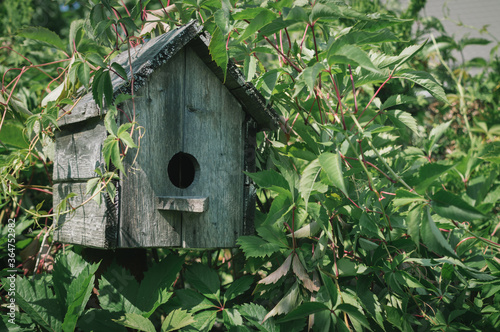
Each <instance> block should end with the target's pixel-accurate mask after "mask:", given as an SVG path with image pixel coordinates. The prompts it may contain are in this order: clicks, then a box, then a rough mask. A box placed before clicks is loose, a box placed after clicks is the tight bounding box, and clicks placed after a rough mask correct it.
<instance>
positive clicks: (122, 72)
mask: <svg viewBox="0 0 500 332" xmlns="http://www.w3.org/2000/svg"><path fill="white" fill-rule="evenodd" d="M111 68H112V69H113V70H114V71H115V72H116V73H117V74H118V75H120V77H121V78H122V79H124V80H125V81H128V77H127V72H126V71H125V69H124V68H123V67H122V66H121V65H120V64H119V63H117V62H113V63H112V64H111Z"/></svg>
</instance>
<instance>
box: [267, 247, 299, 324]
mask: <svg viewBox="0 0 500 332" xmlns="http://www.w3.org/2000/svg"><path fill="white" fill-rule="evenodd" d="M291 263H292V254H290V255H289V256H288V257H287V258H286V259H285V262H284V263H283V264H282V265H281V266H280V267H279V268H278V269H277V270H276V271H274V272H273V273H271V274H270V275H268V276H267V277H265V278H264V279H262V280H261V281H259V284H264V285H269V284H274V283H275V282H276V281H278V280H279V279H280V278H281V277H283V276H284V275H286V274H287V273H288V270H290V264H291ZM264 320H266V319H264Z"/></svg>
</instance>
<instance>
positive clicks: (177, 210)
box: [54, 22, 278, 248]
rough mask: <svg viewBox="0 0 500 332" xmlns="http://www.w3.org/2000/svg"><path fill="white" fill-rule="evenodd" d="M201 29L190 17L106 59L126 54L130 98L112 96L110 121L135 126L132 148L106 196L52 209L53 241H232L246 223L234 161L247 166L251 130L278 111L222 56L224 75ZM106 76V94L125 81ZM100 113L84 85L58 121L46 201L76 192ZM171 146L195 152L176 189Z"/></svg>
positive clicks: (246, 190)
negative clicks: (186, 179) (187, 178)
mask: <svg viewBox="0 0 500 332" xmlns="http://www.w3.org/2000/svg"><path fill="white" fill-rule="evenodd" d="M201 29H202V27H201V26H199V25H198V24H197V23H196V22H191V23H189V24H187V25H186V26H184V27H181V28H179V29H176V30H173V31H171V32H169V33H166V34H164V35H161V36H159V37H156V38H154V39H152V40H150V41H148V42H146V43H145V44H144V45H141V46H138V47H136V48H134V49H132V50H130V53H129V52H123V53H122V54H120V55H118V56H117V57H116V58H115V59H114V60H113V61H115V62H117V63H120V64H122V66H123V67H124V69H125V70H126V71H127V74H128V77H129V78H130V77H131V75H132V74H131V73H130V72H129V71H130V66H129V64H128V61H129V59H130V60H131V61H132V64H131V67H132V72H133V75H134V86H133V90H134V93H135V97H136V98H135V101H132V100H128V101H126V102H124V103H123V104H122V105H121V106H120V108H121V109H122V110H123V111H124V112H125V113H126V114H127V116H125V115H124V114H123V113H120V116H119V119H118V122H119V123H125V122H126V121H128V118H131V119H134V120H135V122H136V123H137V125H136V127H137V126H139V127H140V133H141V137H140V139H137V135H134V136H135V137H136V143H137V145H138V146H139V148H138V149H137V156H136V155H135V153H136V150H134V149H131V150H129V152H128V154H127V155H126V157H125V159H124V167H125V170H126V172H124V174H120V180H119V181H118V182H117V183H116V186H117V189H118V194H117V196H116V198H115V202H111V201H110V200H109V198H108V199H107V200H106V204H102V205H101V206H96V204H95V203H94V202H90V203H89V204H88V205H86V206H85V207H84V208H82V209H79V210H77V211H76V213H74V215H66V216H61V218H60V219H59V221H60V224H59V228H58V229H57V230H56V237H57V238H58V239H59V240H60V241H63V242H69V243H77V244H82V245H88V246H93V247H101V248H113V247H184V248H212V247H234V246H235V245H236V239H237V237H238V236H240V235H243V234H248V233H250V232H251V231H252V230H253V217H254V216H253V215H254V200H253V198H254V194H255V189H254V188H253V186H252V183H251V181H249V179H248V177H246V176H245V175H244V174H243V171H244V170H246V171H253V170H254V168H255V164H254V159H255V155H254V149H255V130H257V129H262V128H275V127H276V123H277V119H278V117H277V115H276V113H275V112H274V110H273V109H272V108H271V107H270V106H269V105H267V104H266V101H265V100H264V99H263V97H262V96H261V95H260V93H259V92H258V91H257V90H256V89H255V88H254V87H253V85H251V84H250V83H247V82H245V78H244V76H243V75H242V73H241V72H240V71H239V70H238V68H237V67H236V66H235V64H234V63H232V62H231V63H230V64H229V67H228V75H227V78H226V81H224V77H223V75H222V70H221V68H219V67H218V66H217V65H216V63H215V62H214V61H213V60H212V59H211V56H210V54H209V52H208V48H207V46H208V43H209V40H210V36H209V35H207V34H206V33H201V34H200V32H201ZM112 84H113V91H114V95H115V96H116V95H117V94H119V93H129V92H130V91H131V89H132V87H131V85H130V84H129V82H127V81H126V80H123V79H122V78H119V77H118V76H116V75H114V74H112ZM68 109H69V108H66V109H65V110H64V111H67V110H68ZM105 113H106V109H105V108H104V109H99V107H97V105H96V103H95V102H94V101H93V98H92V94H90V93H89V94H87V95H85V96H83V97H82V98H81V100H80V102H79V103H78V104H77V105H75V106H74V107H73V108H72V112H71V113H70V114H68V115H66V116H64V117H63V118H62V119H61V120H60V121H59V125H60V126H61V129H62V131H61V132H60V133H58V134H57V136H56V149H57V151H56V157H55V160H54V181H55V183H57V184H56V186H55V191H56V193H55V194H54V206H56V205H57V204H58V203H59V202H60V201H61V199H62V198H63V197H64V196H65V195H66V194H67V193H69V192H70V191H73V192H75V193H76V194H77V197H76V198H73V199H72V200H71V202H73V203H74V204H75V205H77V204H78V202H81V201H83V200H85V197H86V196H85V181H86V180H87V179H89V178H92V177H94V176H96V174H95V172H94V169H95V168H97V167H101V166H102V165H103V164H104V160H103V158H102V144H103V141H104V140H105V138H106V136H107V133H106V130H105V128H104V126H103V117H104V114H105ZM179 152H183V153H188V154H190V155H192V156H193V157H194V158H195V159H196V168H195V177H194V181H193V183H192V184H191V185H189V186H188V187H187V188H184V189H180V188H178V187H176V186H174V185H173V183H172V182H171V180H170V179H169V175H168V172H167V169H168V163H169V161H170V160H171V158H172V157H173V156H174V155H176V154H177V153H179ZM158 197H163V198H164V199H159V200H158V199H157V198H158ZM165 197H168V198H165ZM193 197H209V198H210V208H208V199H207V200H194V201H193ZM186 210H187V211H186ZM193 212H196V213H193Z"/></svg>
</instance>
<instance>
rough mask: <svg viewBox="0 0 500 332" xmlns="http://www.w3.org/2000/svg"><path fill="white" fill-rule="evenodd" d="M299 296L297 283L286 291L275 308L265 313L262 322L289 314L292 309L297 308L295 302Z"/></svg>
mask: <svg viewBox="0 0 500 332" xmlns="http://www.w3.org/2000/svg"><path fill="white" fill-rule="evenodd" d="M298 295H299V285H298V283H297V282H295V283H294V284H293V286H292V287H291V288H290V289H289V290H288V292H287V293H286V294H285V296H284V297H283V298H282V299H281V300H280V301H279V302H278V304H276V306H275V307H274V308H273V309H272V310H271V311H269V312H268V313H267V315H266V316H265V317H264V321H266V320H267V319H268V318H270V317H273V316H276V315H280V314H286V313H289V312H290V311H291V310H292V309H293V308H295V307H296V306H297V302H298V301H297V300H298Z"/></svg>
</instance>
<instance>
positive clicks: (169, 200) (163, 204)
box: [156, 196, 209, 213]
mask: <svg viewBox="0 0 500 332" xmlns="http://www.w3.org/2000/svg"><path fill="white" fill-rule="evenodd" d="M208 202H209V199H208V197H182V196H162V197H157V198H156V208H157V209H159V210H170V211H183V212H195V213H200V212H205V211H208V204H209V203H208Z"/></svg>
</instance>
